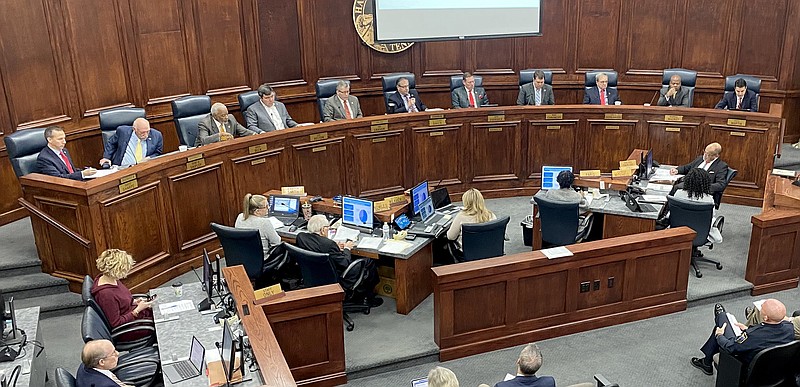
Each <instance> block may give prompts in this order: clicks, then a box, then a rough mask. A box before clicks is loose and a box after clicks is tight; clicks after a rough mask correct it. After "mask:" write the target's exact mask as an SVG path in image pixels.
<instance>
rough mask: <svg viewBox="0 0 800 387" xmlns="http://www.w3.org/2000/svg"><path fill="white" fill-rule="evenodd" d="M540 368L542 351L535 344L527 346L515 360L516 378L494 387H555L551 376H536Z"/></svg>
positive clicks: (554, 381)
mask: <svg viewBox="0 0 800 387" xmlns="http://www.w3.org/2000/svg"><path fill="white" fill-rule="evenodd" d="M541 367H542V351H540V350H539V346H537V345H536V344H528V345H526V346H525V348H523V349H522V352H521V353H520V354H519V358H518V359H517V377H515V378H514V379H511V380H506V381H504V382H500V383H497V384H495V385H494V387H556V380H555V379H554V378H553V377H552V376H536V371H539V368H541Z"/></svg>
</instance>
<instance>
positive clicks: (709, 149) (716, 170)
mask: <svg viewBox="0 0 800 387" xmlns="http://www.w3.org/2000/svg"><path fill="white" fill-rule="evenodd" d="M721 153H722V145H720V144H719V143H716V142H712V143H711V144H708V146H706V149H705V151H704V152H703V155H702V156H700V157H698V158H696V159H694V161H692V162H691V163H689V164H686V165H681V166H680V167H677V168H672V169H671V170H670V171H669V173H670V174H672V175H685V174H686V173H687V172H689V170H690V169H692V168H701V169H705V170H706V171H708V174H709V175H711V194H712V195H713V194H717V193H720V192H722V191H723V190H724V189H725V179H726V178H727V177H728V164H727V163H726V162H724V161H722V160H721V159H720V158H719V155H720V154H721ZM680 188H683V185H682V183H678V184H676V185H675V187H674V188H673V191H675V190H677V189H680ZM673 193H674V192H673Z"/></svg>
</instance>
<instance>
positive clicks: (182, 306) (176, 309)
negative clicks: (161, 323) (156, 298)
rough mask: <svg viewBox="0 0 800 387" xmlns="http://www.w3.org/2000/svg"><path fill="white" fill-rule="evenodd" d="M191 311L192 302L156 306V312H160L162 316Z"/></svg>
mask: <svg viewBox="0 0 800 387" xmlns="http://www.w3.org/2000/svg"><path fill="white" fill-rule="evenodd" d="M193 309H194V302H192V300H180V301H175V302H167V303H164V304H159V305H158V311H159V312H161V315H162V316H163V315H168V314H171V313H180V312H185V311H187V310H193Z"/></svg>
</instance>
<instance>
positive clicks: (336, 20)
mask: <svg viewBox="0 0 800 387" xmlns="http://www.w3.org/2000/svg"><path fill="white" fill-rule="evenodd" d="M305 4H308V6H309V8H310V13H311V14H310V18H311V20H313V21H314V36H313V37H314V44H313V45H312V47H309V48H312V49H313V50H314V64H315V67H314V68H315V69H316V72H317V73H318V74H319V77H320V78H323V77H345V78H358V77H357V75H358V74H360V73H361V72H360V71H359V70H360V68H361V64H360V63H359V60H358V59H359V55H358V47H359V45H360V43H359V42H360V41H359V38H358V34H357V33H356V30H355V28H354V27H353V2H352V1H351V0H328V1H324V2H320V1H307V2H305ZM304 48H305V47H304Z"/></svg>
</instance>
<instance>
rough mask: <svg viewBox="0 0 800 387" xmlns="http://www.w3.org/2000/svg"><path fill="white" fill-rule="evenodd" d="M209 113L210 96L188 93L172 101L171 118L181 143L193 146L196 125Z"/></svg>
mask: <svg viewBox="0 0 800 387" xmlns="http://www.w3.org/2000/svg"><path fill="white" fill-rule="evenodd" d="M209 113H211V97H209V96H207V95H190V96H186V97H181V98H178V99H176V100H174V101H172V119H173V121H174V122H175V130H176V131H177V132H178V140H179V141H180V142H181V145H186V146H194V143H195V140H196V139H197V126H198V125H199V124H200V120H202V119H203V118H204V117H205V116H206V115H208V114H209Z"/></svg>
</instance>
